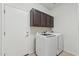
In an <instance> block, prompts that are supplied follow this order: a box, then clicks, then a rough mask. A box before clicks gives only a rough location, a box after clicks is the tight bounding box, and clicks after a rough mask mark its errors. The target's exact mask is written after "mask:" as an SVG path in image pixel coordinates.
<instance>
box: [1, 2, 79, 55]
mask: <svg viewBox="0 0 79 59" xmlns="http://www.w3.org/2000/svg"><path fill="white" fill-rule="evenodd" d="M78 17H79V3H0V56H79V47H78V44H79V43H78V42H79V36H78V35H79V31H78V30H79V23H78V22H79V18H78Z"/></svg>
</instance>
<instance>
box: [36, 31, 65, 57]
mask: <svg viewBox="0 0 79 59" xmlns="http://www.w3.org/2000/svg"><path fill="white" fill-rule="evenodd" d="M47 34H49V35H42V34H41V33H37V35H36V54H37V55H38V56H56V55H60V54H61V52H63V50H64V40H63V35H62V34H61V33H51V32H47Z"/></svg>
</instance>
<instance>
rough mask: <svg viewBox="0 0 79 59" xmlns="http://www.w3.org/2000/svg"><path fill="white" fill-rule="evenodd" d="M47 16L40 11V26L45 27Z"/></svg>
mask: <svg viewBox="0 0 79 59" xmlns="http://www.w3.org/2000/svg"><path fill="white" fill-rule="evenodd" d="M46 20H47V16H46V14H44V13H41V26H42V27H46Z"/></svg>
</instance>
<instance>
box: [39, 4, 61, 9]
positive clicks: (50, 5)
mask: <svg viewBox="0 0 79 59" xmlns="http://www.w3.org/2000/svg"><path fill="white" fill-rule="evenodd" d="M40 4H41V5H42V6H44V7H45V8H47V9H49V10H52V9H53V8H55V7H58V6H59V5H61V3H40Z"/></svg>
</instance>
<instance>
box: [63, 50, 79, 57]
mask: <svg viewBox="0 0 79 59" xmlns="http://www.w3.org/2000/svg"><path fill="white" fill-rule="evenodd" d="M64 52H67V53H69V54H71V55H72V56H79V55H78V54H76V53H74V52H71V51H69V50H65V49H64Z"/></svg>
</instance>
